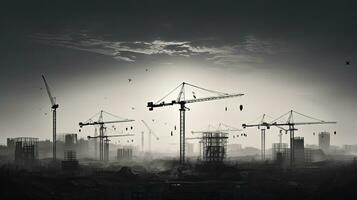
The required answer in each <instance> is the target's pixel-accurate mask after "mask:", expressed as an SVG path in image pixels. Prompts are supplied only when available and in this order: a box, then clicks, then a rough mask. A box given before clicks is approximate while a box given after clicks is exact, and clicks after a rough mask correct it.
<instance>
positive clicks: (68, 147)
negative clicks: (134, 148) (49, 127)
mask: <svg viewBox="0 0 357 200" xmlns="http://www.w3.org/2000/svg"><path fill="white" fill-rule="evenodd" d="M77 142H78V140H77V134H66V135H65V149H64V160H63V161H62V169H63V170H65V171H71V172H73V171H75V170H77V169H78V166H79V164H78V160H77V154H76V150H75V148H76V144H77Z"/></svg>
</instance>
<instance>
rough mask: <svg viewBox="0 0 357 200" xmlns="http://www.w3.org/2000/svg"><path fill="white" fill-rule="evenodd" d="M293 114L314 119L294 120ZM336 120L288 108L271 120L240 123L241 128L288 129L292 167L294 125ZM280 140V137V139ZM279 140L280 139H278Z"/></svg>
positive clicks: (292, 163) (291, 163)
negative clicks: (284, 120) (285, 118)
mask: <svg viewBox="0 0 357 200" xmlns="http://www.w3.org/2000/svg"><path fill="white" fill-rule="evenodd" d="M294 114H298V115H300V116H303V117H305V118H308V119H310V120H314V121H310V122H309V121H306V122H294ZM285 116H288V119H287V121H286V122H278V120H281V119H282V118H283V117H285ZM336 123H337V122H332V121H331V122H328V121H324V120H320V119H316V118H313V117H310V116H307V115H305V114H301V113H299V112H296V111H294V110H290V111H289V112H287V113H285V114H283V115H281V116H280V117H278V118H276V119H274V120H273V121H271V122H269V123H268V122H265V121H263V120H262V121H261V123H259V124H242V127H243V128H248V127H258V129H259V128H260V127H264V129H265V128H267V129H269V128H270V127H272V126H275V127H278V128H280V129H281V130H285V131H289V133H290V167H294V164H295V159H294V157H295V154H294V137H295V131H297V130H298V129H296V128H295V126H300V125H319V124H336ZM283 127H287V129H285V128H283ZM280 140H281V139H280ZM280 142H281V141H280Z"/></svg>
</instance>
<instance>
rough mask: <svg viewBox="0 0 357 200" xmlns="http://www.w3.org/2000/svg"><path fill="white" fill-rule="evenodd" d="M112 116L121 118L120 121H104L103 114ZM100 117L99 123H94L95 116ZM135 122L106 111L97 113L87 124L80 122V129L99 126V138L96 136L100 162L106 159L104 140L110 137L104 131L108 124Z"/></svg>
mask: <svg viewBox="0 0 357 200" xmlns="http://www.w3.org/2000/svg"><path fill="white" fill-rule="evenodd" d="M104 113H105V114H107V115H111V116H113V117H116V118H119V119H120V120H114V121H104V119H103V114H104ZM97 115H99V118H98V120H97V121H93V120H92V118H94V117H95V116H97ZM133 121H135V120H132V119H123V118H121V117H118V116H116V115H113V114H111V113H108V112H106V111H103V110H101V111H99V112H98V113H96V114H95V115H94V116H93V117H91V118H90V119H89V120H87V121H85V122H79V127H80V128H82V127H84V126H99V136H96V137H98V138H99V160H103V159H104V139H105V138H106V137H108V136H105V135H104V129H105V125H106V124H114V123H124V122H133Z"/></svg>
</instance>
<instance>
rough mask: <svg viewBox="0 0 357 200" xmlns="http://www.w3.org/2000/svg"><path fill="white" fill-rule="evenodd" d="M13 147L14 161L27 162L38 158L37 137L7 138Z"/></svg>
mask: <svg viewBox="0 0 357 200" xmlns="http://www.w3.org/2000/svg"><path fill="white" fill-rule="evenodd" d="M9 142H10V143H11V144H12V146H14V147H15V148H14V149H15V162H16V163H26V164H27V163H29V162H33V161H35V160H37V159H38V138H32V137H18V138H13V139H8V143H9Z"/></svg>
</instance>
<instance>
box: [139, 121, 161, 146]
mask: <svg viewBox="0 0 357 200" xmlns="http://www.w3.org/2000/svg"><path fill="white" fill-rule="evenodd" d="M141 122H142V123H143V124H144V125H145V127H146V128H147V129H148V131H149V139H148V141H149V145H148V146H149V153H151V135H152V134H153V135H154V136H155V138H156V140H159V139H160V138H159V137H158V136H157V135H156V134H155V132H154V131H153V130H152V129H151V128H150V126H149V125H148V124H147V123H146V122H145V121H144V120H141ZM142 137H143V138H144V135H142Z"/></svg>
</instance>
